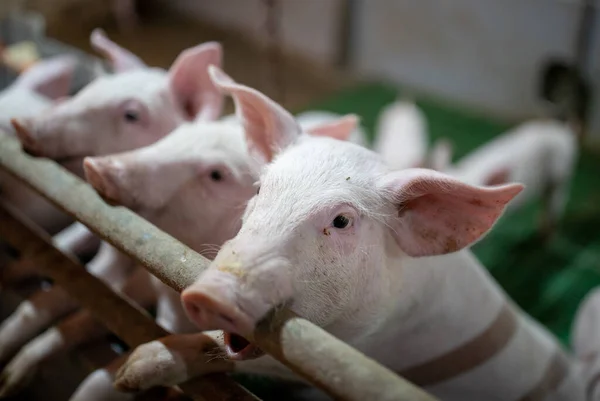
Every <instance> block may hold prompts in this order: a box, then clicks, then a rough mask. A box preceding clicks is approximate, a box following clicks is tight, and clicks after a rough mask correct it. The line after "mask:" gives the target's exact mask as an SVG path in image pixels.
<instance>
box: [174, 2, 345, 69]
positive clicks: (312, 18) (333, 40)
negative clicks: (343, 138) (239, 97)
mask: <svg viewBox="0 0 600 401" xmlns="http://www.w3.org/2000/svg"><path fill="white" fill-rule="evenodd" d="M166 1H167V4H169V6H171V7H175V8H177V9H179V10H181V11H184V12H186V13H187V14H188V15H194V16H196V17H197V18H198V19H201V20H205V21H211V22H212V23H214V24H217V25H221V26H224V27H230V28H237V29H240V30H243V31H246V32H248V33H249V34H251V35H256V36H257V37H258V38H264V37H265V36H264V35H265V33H266V31H265V18H266V12H265V6H264V2H263V1H261V0H166ZM280 3H281V8H282V9H281V28H282V40H283V42H284V45H285V46H288V47H289V48H291V49H292V50H293V51H296V52H299V53H301V54H305V55H306V56H308V57H311V58H314V59H316V60H318V61H320V62H323V63H333V62H334V61H335V58H336V54H337V53H336V52H337V47H338V37H339V27H340V25H339V23H340V19H339V15H340V13H339V10H340V6H341V4H342V1H340V0H281V1H280Z"/></svg>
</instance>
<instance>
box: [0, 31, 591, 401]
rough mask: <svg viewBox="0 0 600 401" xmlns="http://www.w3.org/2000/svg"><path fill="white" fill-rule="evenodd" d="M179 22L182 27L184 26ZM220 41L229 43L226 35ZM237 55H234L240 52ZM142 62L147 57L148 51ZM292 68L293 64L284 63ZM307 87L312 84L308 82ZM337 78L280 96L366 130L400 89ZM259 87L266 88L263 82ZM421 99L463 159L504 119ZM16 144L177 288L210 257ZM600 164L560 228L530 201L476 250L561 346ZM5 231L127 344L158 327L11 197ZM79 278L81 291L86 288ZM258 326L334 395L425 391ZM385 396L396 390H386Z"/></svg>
mask: <svg viewBox="0 0 600 401" xmlns="http://www.w3.org/2000/svg"><path fill="white" fill-rule="evenodd" d="M188 28H189V29H193V28H191V27H188ZM55 29H57V28H55ZM55 32H56V33H57V34H58V35H57V36H59V37H61V39H63V40H65V41H70V42H71V44H76V45H77V46H80V47H81V48H84V49H87V48H88V45H87V43H86V42H84V40H85V39H86V36H85V35H83V34H81V35H70V34H66V33H64V32H63V34H62V35H61V34H60V29H58V31H55ZM156 32H164V30H163V29H162V27H161V26H159V27H158V28H157V29H156V31H155V34H156ZM186 32H189V30H188V29H186ZM194 33H195V34H196V33H198V32H197V31H194ZM174 35H175V36H177V35H176V34H174ZM158 36H160V34H158ZM188 36H190V35H189V33H188ZM191 36H195V38H194V41H202V40H203V39H204V38H205V36H203V35H202V34H199V35H191ZM198 37H201V38H202V39H198ZM172 38H173V36H171V37H170V38H169V39H166V38H165V39H162V40H164V41H165V43H167V42H169V43H172V42H170V40H171V39H172ZM210 38H211V39H213V37H210ZM219 39H221V38H219ZM185 41H190V40H189V39H185ZM223 42H224V43H225V45H226V46H228V41H227V39H225V40H224V41H223ZM124 43H127V44H128V45H131V46H130V47H132V48H133V49H136V46H135V41H134V42H130V41H128V40H125V41H124ZM152 43H154V44H155V43H156V42H152ZM182 43H183V44H182ZM138 44H139V46H140V47H138V49H142V50H141V51H140V53H141V54H143V53H144V52H150V49H149V48H148V47H147V45H144V44H143V43H142V44H140V42H138ZM186 45H187V44H186V42H184V41H179V42H178V45H177V46H172V47H171V49H172V50H173V51H175V50H177V49H179V48H182V47H184V46H186ZM163 47H164V48H167V47H166V46H163ZM169 51H170V50H168V51H167V50H165V52H164V53H163V55H162V56H157V59H156V64H166V61H163V60H166V59H167V58H168V59H170V58H171V57H170V54H169ZM226 54H227V56H226V57H232V58H231V60H227V58H226V64H227V65H228V67H229V66H231V67H230V68H229V69H230V70H231V71H232V73H233V75H236V76H239V77H240V80H244V81H246V82H248V83H250V84H252V85H255V83H256V80H257V76H258V77H260V74H256V72H257V70H261V69H264V68H265V67H264V64H261V63H250V64H251V65H253V68H246V67H247V66H246V65H243V64H242V63H241V62H239V61H240V58H243V57H244V56H239V55H238V56H229V54H231V53H226ZM238 54H239V53H238ZM234 57H238V58H237V60H236V59H234ZM149 61H153V63H154V60H150V58H149ZM236 61H238V63H236ZM287 73H288V74H289V75H292V74H294V72H289V71H288V72H287ZM298 81H299V82H298ZM323 81H327V84H322V82H323ZM294 85H295V86H296V88H294V87H293V86H294ZM255 86H257V87H260V85H255ZM307 86H308V87H319V89H318V90H312V91H311V90H308V91H307V90H306V87H307ZM340 86H341V85H339V83H338V82H337V81H335V80H333V81H330V80H326V79H322V80H321V82H319V83H318V84H315V83H314V82H313V83H312V84H311V85H304V82H303V81H302V79H300V80H296V82H295V83H293V84H291V85H289V86H287V91H286V101H285V102H284V105H287V106H289V107H291V108H292V109H295V110H296V111H300V110H301V108H302V106H305V105H306V104H308V103H312V104H311V107H310V109H311V110H315V109H322V110H328V111H333V112H338V113H356V114H359V115H360V116H361V117H362V121H363V124H364V125H365V126H366V128H368V129H369V131H370V132H374V129H373V128H374V126H375V121H376V117H377V115H378V113H379V111H380V110H381V108H383V107H384V106H385V105H386V104H388V103H389V102H391V101H393V100H394V99H395V98H396V96H397V90H396V88H393V87H392V86H389V85H386V84H381V83H366V84H362V85H359V86H351V87H349V88H346V89H340ZM299 88H301V89H299ZM261 89H262V88H261ZM265 92H267V93H269V92H271V93H273V91H269V90H268V88H267V90H265ZM307 92H309V93H307ZM274 97H275V96H274ZM324 97H325V99H326V100H324V101H320V102H317V103H314V99H315V98H324ZM275 98H276V97H275ZM417 103H418V104H419V106H421V107H422V109H423V110H424V112H425V114H426V116H427V118H428V123H429V128H430V137H431V140H432V141H433V140H435V139H437V138H440V137H450V138H452V139H453V141H454V144H455V149H456V155H457V156H458V157H461V156H462V155H464V154H466V153H467V152H469V151H471V150H472V149H474V148H476V147H477V146H479V145H481V144H482V143H484V142H486V141H488V140H489V139H491V138H493V137H494V136H496V135H498V134H500V133H501V132H503V131H504V130H505V129H506V128H508V127H507V125H505V124H503V123H501V122H499V121H493V120H491V119H489V118H483V117H481V116H478V115H477V114H473V113H471V112H469V111H465V110H457V109H454V108H452V107H449V106H447V105H445V104H440V103H437V102H435V101H431V100H428V99H425V98H419V99H418V102H417ZM307 109H308V108H307ZM16 148H17V145H15V144H13V143H11V142H10V141H9V140H4V139H2V141H1V142H0V168H3V169H6V170H7V171H9V172H12V174H14V175H16V176H17V177H19V178H21V179H22V180H24V181H25V182H27V183H28V184H29V185H30V186H32V187H33V188H34V189H36V190H37V191H38V192H40V193H41V194H42V195H44V196H45V197H47V198H48V199H50V200H51V201H53V202H54V203H55V204H57V206H59V207H60V208H62V209H64V210H66V211H67V212H69V213H70V214H71V215H73V216H74V217H76V218H77V219H78V220H79V221H81V222H83V223H84V224H86V225H87V226H88V227H90V228H91V229H92V230H93V231H94V232H96V233H98V234H99V235H100V236H101V237H102V238H104V239H106V240H107V241H108V242H110V243H112V244H113V245H115V246H117V247H118V248H119V249H121V250H124V251H125V252H126V253H127V254H129V255H130V256H132V257H134V259H136V260H138V261H139V262H141V263H142V264H143V265H144V266H146V267H147V268H148V269H149V270H150V271H151V272H154V273H156V274H157V275H159V276H160V277H161V278H162V279H163V280H165V282H166V283H167V284H169V285H171V286H173V288H176V289H178V290H180V289H181V288H183V287H184V286H185V285H186V284H189V283H190V282H191V281H192V279H193V278H194V277H195V275H196V274H197V272H198V271H199V270H198V269H199V268H200V267H202V266H205V265H206V261H205V260H204V259H203V258H202V257H200V256H199V255H197V254H195V253H194V252H193V251H191V250H189V249H187V248H185V247H184V246H183V245H181V244H180V243H178V242H177V241H175V240H173V239H172V238H171V237H169V236H168V235H166V234H164V233H162V232H160V231H159V230H157V229H156V228H155V227H154V226H151V225H149V224H148V223H146V222H145V221H143V220H142V219H140V218H139V217H137V216H135V215H133V214H132V213H129V212H127V211H125V210H122V209H114V208H110V207H108V206H106V205H105V204H103V203H102V201H100V200H99V198H98V197H97V196H96V195H95V193H92V192H91V190H90V189H89V188H88V187H87V186H86V185H84V184H82V183H81V182H80V181H79V180H77V179H76V178H74V177H72V176H71V175H69V174H68V173H65V172H64V171H62V170H61V169H59V168H58V167H57V166H56V165H54V164H53V163H52V162H48V161H39V160H33V159H31V158H29V157H28V156H25V155H23V154H21V153H20V152H19V151H18V150H17V149H16ZM9 150H10V151H9ZM599 170H600V163H599V162H598V161H597V156H596V155H595V154H594V153H592V152H589V151H586V150H584V151H583V152H582V156H581V158H580V161H579V164H578V167H577V170H576V175H575V177H574V182H573V186H572V188H571V197H570V201H569V204H568V208H567V212H566V214H565V217H564V218H563V222H562V225H561V227H560V229H559V231H558V234H557V235H556V236H555V237H554V238H553V239H552V241H551V242H550V243H543V242H542V241H541V240H538V239H537V238H536V236H535V234H534V232H535V226H536V224H535V223H536V221H535V219H536V212H537V209H538V205H537V204H535V203H532V204H530V205H529V206H528V207H526V208H524V209H522V210H520V211H518V212H516V213H514V214H511V215H507V216H505V217H503V218H502V219H501V221H500V222H499V224H498V225H496V227H495V228H494V230H493V231H492V232H491V233H490V234H489V235H488V236H487V237H486V238H485V239H484V240H483V241H481V242H480V243H478V244H477V245H476V246H475V247H474V249H473V250H474V252H475V253H476V255H477V256H478V258H479V259H480V260H481V261H482V263H483V264H484V265H485V266H486V267H487V268H488V269H489V270H490V271H491V273H492V274H493V275H494V277H495V278H496V279H497V280H498V281H499V282H500V283H501V285H502V286H503V287H504V288H505V289H506V290H507V292H508V293H509V294H510V296H511V297H512V298H513V299H515V300H516V301H517V303H518V304H519V305H520V306H521V307H523V308H524V309H525V310H526V311H527V312H528V313H530V314H531V315H532V316H534V317H535V318H537V319H538V320H540V321H541V322H542V323H544V324H545V325H546V326H547V327H549V328H550V329H551V330H552V331H553V332H554V333H555V334H557V335H558V336H559V338H560V339H561V340H562V341H563V342H564V343H565V344H567V343H568V342H569V332H570V327H571V323H572V320H573V317H574V313H575V310H576V309H577V307H578V306H579V304H580V302H581V300H582V298H583V297H584V296H585V295H586V294H587V292H588V291H589V290H590V289H592V288H594V287H596V286H598V285H600V270H599V269H598V261H599V260H600V235H598V234H597V229H596V227H597V223H599V222H600V207H599V206H598V205H599V203H598V197H600V190H596V189H595V188H594V183H595V182H596V181H597V180H596V178H595V175H596V171H599ZM49 182H53V183H54V186H50V185H48V183H49ZM67 195H68V197H67ZM0 236H1V237H3V238H5V239H6V240H8V241H11V242H12V244H13V246H15V247H16V248H18V249H20V250H22V251H23V252H24V253H26V254H36V255H38V256H36V257H37V258H39V259H37V260H39V261H40V268H43V269H45V270H44V271H45V272H46V273H47V274H48V275H49V276H50V277H53V278H54V280H55V282H57V283H59V284H64V287H65V288H66V289H67V290H69V292H70V293H71V294H72V295H73V296H74V297H78V296H81V298H79V297H78V298H79V300H80V302H81V304H82V305H84V306H86V307H88V308H90V309H91V310H94V311H95V312H96V313H97V316H98V317H99V318H100V319H101V320H102V321H103V322H105V323H106V325H107V326H109V327H110V328H111V330H113V331H114V332H115V333H116V334H117V335H119V336H120V337H121V338H122V339H123V340H124V341H125V342H127V343H128V344H129V345H130V346H135V345H137V344H139V343H141V342H145V341H150V340H152V339H154V338H156V337H158V336H162V335H164V334H165V333H164V332H163V331H161V330H160V329H159V328H158V327H157V326H156V325H155V324H154V323H153V321H152V320H151V318H150V317H149V316H148V315H147V314H145V313H144V312H143V311H140V310H139V309H136V308H134V307H133V306H132V305H131V304H129V303H128V302H127V300H124V299H122V298H120V296H117V295H116V294H114V293H112V292H110V291H109V290H107V289H106V288H105V287H103V286H102V285H100V284H99V283H98V282H97V281H95V279H93V278H92V277H90V276H87V275H82V277H80V278H78V279H76V280H74V279H73V277H74V274H77V277H79V273H81V272H83V269H82V268H81V266H79V265H77V262H75V261H74V260H72V259H69V257H68V256H66V255H62V254H60V253H59V252H58V251H56V249H53V248H51V246H50V245H49V243H48V238H47V237H46V236H45V235H44V234H43V233H40V232H39V230H37V229H35V228H34V227H31V226H30V225H29V224H28V223H27V222H25V221H24V220H23V218H22V216H18V215H15V214H14V212H13V211H11V210H10V208H9V207H8V206H6V205H3V208H2V211H1V212H0ZM182 255H185V258H182ZM183 259H185V261H184V260H183ZM57 261H62V262H63V263H57ZM516 267H518V268H516ZM61 269H64V270H61ZM74 271H76V272H77V273H74ZM66 278H68V280H66ZM78 280H81V281H78ZM73 283H77V284H76V285H74V284H73ZM81 288H85V289H86V290H85V291H82V290H81ZM92 288H94V289H93V290H92ZM89 294H104V295H103V296H102V299H103V300H104V301H103V303H102V304H100V305H99V304H98V303H97V300H98V299H99V298H100V297H97V296H96V297H90V296H89ZM90 298H92V299H90ZM279 319H282V320H279ZM272 322H273V323H272ZM275 322H279V323H275ZM254 335H255V338H254V339H255V341H256V342H257V343H258V344H259V345H260V346H261V347H263V349H265V350H266V351H268V352H269V353H271V354H272V355H273V356H275V357H277V358H281V359H283V360H284V361H283V362H284V363H286V364H287V365H288V366H291V367H292V368H293V369H294V370H296V371H297V372H299V373H300V374H302V375H304V376H305V377H307V378H309V379H311V380H312V381H313V382H314V383H315V384H317V385H319V386H321V387H322V388H324V389H326V390H328V391H329V392H330V393H332V394H334V395H335V396H337V397H338V399H357V400H358V399H396V400H397V399H407V400H408V399H410V400H419V399H424V400H425V399H431V397H428V396H427V395H425V394H423V393H422V392H420V391H419V390H418V389H415V388H414V387H413V386H411V385H410V384H408V383H406V382H404V381H402V379H400V378H397V376H395V375H394V376H393V377H392V376H390V372H387V371H386V370H385V369H383V368H381V367H380V366H376V365H373V366H372V367H373V370H372V371H370V374H369V375H364V376H362V375H360V377H357V376H353V375H356V374H357V372H352V371H349V369H348V366H350V365H359V364H361V363H363V362H361V361H363V359H362V358H364V357H363V356H362V355H360V354H358V353H356V351H353V350H351V349H349V348H348V347H346V346H344V345H343V344H340V343H339V342H337V341H335V340H334V339H333V338H330V337H329V336H328V335H327V334H326V333H323V332H322V331H321V330H319V329H318V328H316V327H315V326H313V325H311V324H310V323H308V322H306V321H303V320H301V319H299V318H297V317H292V316H289V315H286V314H285V313H284V314H283V315H282V316H276V317H273V318H272V320H270V321H269V322H268V323H265V325H263V326H261V328H259V329H258V330H257V332H256V333H254ZM323 344H326V349H327V350H328V352H327V353H322V352H321V351H322V349H323V348H321V347H323ZM315 345H318V346H319V348H318V349H319V352H316V351H315V349H316V347H315ZM354 358H356V359H354ZM364 363H367V364H368V363H369V362H367V361H365V362H364ZM365 366H367V365H365ZM332 372H335V375H330V374H331V373H332ZM361 373H364V371H363V372H361ZM325 378H327V379H325ZM329 380H330V381H329ZM242 383H243V382H242ZM182 388H183V389H184V390H185V391H186V393H187V394H188V395H190V396H192V398H194V399H256V398H254V397H253V396H252V395H250V394H249V393H248V392H246V391H245V390H243V389H241V388H240V387H239V386H238V385H237V384H236V383H235V382H233V381H231V380H229V379H228V378H227V377H224V376H214V377H213V376H210V377H207V378H206V379H199V380H194V381H193V382H191V383H188V384H186V385H184V386H183V387H182ZM388 396H389V397H391V398H385V397H388ZM402 397H404V398H402ZM265 399H266V397H265ZM274 399H277V398H274Z"/></svg>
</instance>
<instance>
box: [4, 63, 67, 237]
mask: <svg viewBox="0 0 600 401" xmlns="http://www.w3.org/2000/svg"><path fill="white" fill-rule="evenodd" d="M75 66H76V59H75V58H73V57H70V56H58V57H53V58H50V59H47V60H43V61H40V62H38V63H37V64H35V65H33V66H32V67H30V68H29V69H28V70H26V71H25V72H23V74H21V75H20V76H19V77H18V78H17V80H16V81H15V82H14V83H13V84H12V85H11V86H9V87H8V88H7V89H5V90H4V91H2V93H0V135H2V134H3V133H4V134H8V135H14V132H13V130H12V126H11V124H10V119H11V118H15V117H20V118H25V117H28V116H32V115H35V114H37V113H40V112H42V111H43V110H45V109H47V108H49V107H50V106H51V104H52V102H53V101H55V100H56V99H59V98H61V97H64V96H66V95H68V93H69V87H70V84H71V79H72V76H73V72H74V69H75ZM0 196H2V199H4V200H5V201H7V202H9V203H10V204H12V205H14V206H15V207H16V208H17V209H18V210H20V211H21V212H23V213H25V214H26V215H27V216H28V217H29V218H30V219H31V220H32V221H33V222H34V223H36V224H37V225H39V226H41V227H42V228H44V229H45V230H47V231H49V232H50V233H56V232H58V231H59V230H61V229H62V228H64V227H65V226H66V225H67V224H68V222H69V219H68V217H67V216H66V215H65V214H63V213H62V212H59V211H58V210H57V209H56V208H54V207H53V206H52V205H50V203H48V202H47V201H45V200H44V199H43V198H42V197H40V196H39V195H37V194H35V193H34V192H33V191H32V190H30V189H29V188H27V187H26V186H25V185H23V184H22V183H20V182H19V181H18V180H16V179H15V178H13V177H12V176H10V175H8V174H7V173H4V172H0Z"/></svg>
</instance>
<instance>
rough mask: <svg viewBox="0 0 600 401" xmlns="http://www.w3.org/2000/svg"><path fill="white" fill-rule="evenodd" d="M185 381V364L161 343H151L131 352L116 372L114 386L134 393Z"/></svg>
mask: <svg viewBox="0 0 600 401" xmlns="http://www.w3.org/2000/svg"><path fill="white" fill-rule="evenodd" d="M185 380H186V373H185V363H184V362H183V361H182V360H178V357H177V356H176V355H175V354H173V353H171V352H170V351H169V349H168V348H167V347H165V345H164V344H163V343H161V342H159V341H153V342H150V343H148V344H144V345H141V346H139V347H138V348H136V349H135V350H134V351H133V353H132V354H131V356H129V358H127V361H126V362H125V363H124V364H123V366H121V368H120V369H119V370H118V371H117V375H116V379H115V384H114V385H115V387H116V388H117V390H120V391H124V392H136V391H141V390H146V389H149V388H151V387H155V386H170V385H176V384H179V383H181V382H182V381H185Z"/></svg>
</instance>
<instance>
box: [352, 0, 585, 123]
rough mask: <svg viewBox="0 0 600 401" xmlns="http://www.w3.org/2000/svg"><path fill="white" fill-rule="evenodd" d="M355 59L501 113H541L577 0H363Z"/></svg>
mask: <svg viewBox="0 0 600 401" xmlns="http://www.w3.org/2000/svg"><path fill="white" fill-rule="evenodd" d="M358 12H359V21H360V22H359V24H360V27H359V34H358V39H357V40H358V43H357V47H356V59H355V60H356V65H357V67H358V69H359V70H360V71H364V72H367V73H370V74H375V75H384V76H386V77H389V78H391V79H393V80H394V81H397V82H398V83H404V84H406V85H407V86H409V87H414V88H415V89H419V90H423V91H426V92H430V93H432V94H436V95H440V96H443V97H445V98H448V99H450V100H454V101H458V102H461V103H464V104H466V105H470V106H473V107H475V108H479V109H487V110H489V111H491V112H493V113H495V114H500V115H506V116H510V117H515V118H519V117H521V116H527V115H531V114H532V113H535V112H536V111H538V110H537V109H538V106H539V104H538V100H537V93H536V92H537V86H536V85H537V79H538V71H539V67H540V64H541V63H542V61H543V60H544V59H545V58H546V57H548V56H567V57H569V56H570V55H571V48H572V43H573V41H574V35H575V32H576V24H577V21H578V5H577V4H576V3H574V2H565V1H559V0H545V1H541V0H503V1H499V0H451V1H443V0H419V1H413V0H394V1H369V0H362V1H361V7H360V10H359V11H358Z"/></svg>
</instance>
